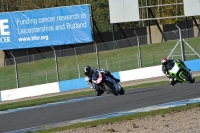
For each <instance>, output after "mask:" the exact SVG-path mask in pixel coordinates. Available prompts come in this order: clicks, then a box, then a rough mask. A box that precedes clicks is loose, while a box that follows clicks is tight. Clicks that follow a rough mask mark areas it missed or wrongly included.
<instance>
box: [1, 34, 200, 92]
mask: <svg viewBox="0 0 200 133" xmlns="http://www.w3.org/2000/svg"><path fill="white" fill-rule="evenodd" d="M199 40H200V38H199V37H196V38H190V39H186V41H187V42H188V43H189V44H190V45H191V46H192V47H193V48H194V49H195V50H196V51H197V53H200V41H199ZM176 43H177V40H172V41H167V42H162V43H155V44H148V45H141V54H142V64H143V67H148V66H155V65H160V59H161V58H162V57H167V56H168V55H169V53H170V52H171V50H172V49H173V48H174V46H175V44H176ZM180 49H181V48H180V45H178V47H177V48H176V49H175V51H174V53H173V57H171V58H176V59H181V55H180ZM185 51H187V53H188V54H189V53H190V54H191V53H192V54H193V52H192V51H191V49H189V48H188V47H187V45H185ZM137 54H138V47H137V46H133V47H127V48H120V49H115V50H109V51H102V52H99V62H100V67H101V68H104V69H106V68H107V67H108V70H109V71H110V72H117V71H123V70H130V69H136V68H138V57H137ZM174 54H176V56H175V55H174ZM177 55H179V56H177ZM18 58H19V57H18ZM197 58H198V57H197V56H196V55H187V56H186V60H192V59H197ZM106 64H107V65H106ZM87 65H90V66H91V67H93V68H97V61H96V53H88V54H82V55H77V56H65V57H59V58H58V70H59V77H60V79H59V80H60V81H62V80H69V79H76V78H79V70H80V72H81V73H80V77H84V74H83V72H82V71H83V68H84V67H85V66H87ZM17 68H18V77H19V87H25V86H33V85H38V84H45V83H50V82H57V74H56V65H55V59H54V58H48V59H43V60H39V61H34V62H29V63H20V64H18V65H17ZM0 73H1V75H0V84H1V86H0V90H6V89H13V88H17V85H16V75H15V66H14V65H11V66H5V67H1V68H0Z"/></svg>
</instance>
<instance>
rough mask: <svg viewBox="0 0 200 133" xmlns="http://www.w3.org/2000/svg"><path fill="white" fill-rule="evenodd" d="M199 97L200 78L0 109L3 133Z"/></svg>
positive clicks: (0, 123) (0, 127) (0, 128)
mask: <svg viewBox="0 0 200 133" xmlns="http://www.w3.org/2000/svg"><path fill="white" fill-rule="evenodd" d="M198 97H200V81H196V82H195V83H194V84H190V83H183V84H177V85H176V86H173V87H171V86H169V85H162V86H155V87H147V88H141V89H132V90H126V92H125V94H124V95H122V96H114V95H112V94H109V95H108V94H103V95H102V96H100V97H96V96H94V95H87V96H84V97H76V98H73V99H66V101H63V102H61V103H57V104H50V105H44V106H42V107H40V106H39V107H34V108H31V109H21V110H15V111H10V112H0V132H1V133H2V132H12V131H16V130H20V129H26V128H31V127H37V126H42V125H48V124H54V123H60V122H66V121H71V120H76V119H81V118H87V117H92V116H97V115H103V114H108V113H113V112H119V111H126V110H133V109H137V108H141V107H147V106H152V105H158V104H162V103H168V102H173V101H179V100H185V99H191V98H198Z"/></svg>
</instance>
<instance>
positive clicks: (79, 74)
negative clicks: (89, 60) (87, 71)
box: [78, 64, 81, 78]
mask: <svg viewBox="0 0 200 133" xmlns="http://www.w3.org/2000/svg"><path fill="white" fill-rule="evenodd" d="M78 77H79V78H80V77H81V72H80V65H79V64H78Z"/></svg>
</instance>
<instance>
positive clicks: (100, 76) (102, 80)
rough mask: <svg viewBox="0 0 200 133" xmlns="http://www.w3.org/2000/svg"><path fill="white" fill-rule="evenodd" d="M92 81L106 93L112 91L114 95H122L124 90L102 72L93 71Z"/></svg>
mask: <svg viewBox="0 0 200 133" xmlns="http://www.w3.org/2000/svg"><path fill="white" fill-rule="evenodd" d="M92 83H93V84H95V85H97V86H98V88H99V89H101V90H102V91H104V92H106V93H107V94H109V93H112V94H114V95H115V96H117V95H118V94H119V95H123V94H124V93H125V90H124V89H123V88H122V87H121V86H120V84H118V83H117V82H116V81H115V80H114V79H112V78H110V77H108V76H106V75H105V74H104V73H103V72H100V71H95V72H94V73H93V75H92Z"/></svg>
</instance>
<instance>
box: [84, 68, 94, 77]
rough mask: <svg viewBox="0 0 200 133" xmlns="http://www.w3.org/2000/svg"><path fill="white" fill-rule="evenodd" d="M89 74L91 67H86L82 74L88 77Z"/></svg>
mask: <svg viewBox="0 0 200 133" xmlns="http://www.w3.org/2000/svg"><path fill="white" fill-rule="evenodd" d="M91 73H92V69H91V67H90V66H86V67H85V68H84V74H85V76H90V75H91Z"/></svg>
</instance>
